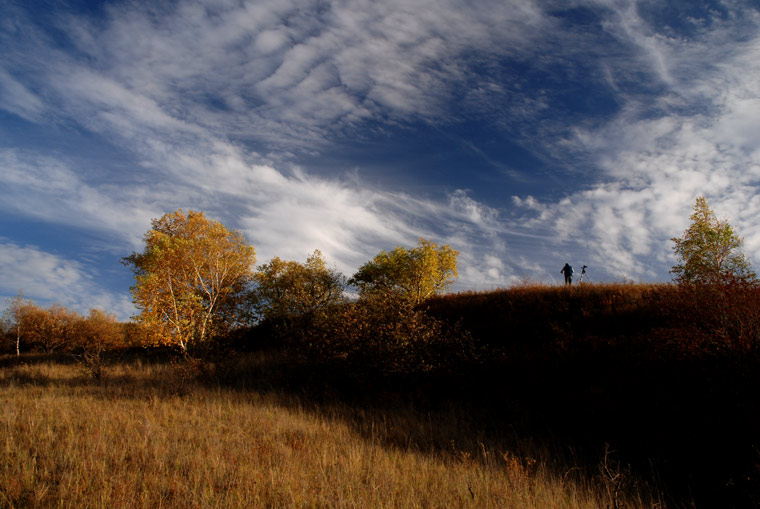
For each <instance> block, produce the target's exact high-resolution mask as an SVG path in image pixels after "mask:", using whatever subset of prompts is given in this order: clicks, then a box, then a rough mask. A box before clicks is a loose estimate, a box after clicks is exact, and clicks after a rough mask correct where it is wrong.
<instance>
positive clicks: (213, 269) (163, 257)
mask: <svg viewBox="0 0 760 509" xmlns="http://www.w3.org/2000/svg"><path fill="white" fill-rule="evenodd" d="M255 259H256V253H255V251H254V248H253V246H250V245H248V244H247V243H246V242H245V239H244V238H243V235H242V234H241V233H240V232H237V231H232V230H228V229H227V228H226V227H225V226H224V225H222V224H221V223H219V222H217V221H211V220H209V219H206V217H205V216H204V215H203V212H194V211H192V210H191V211H190V212H189V213H187V214H185V213H184V212H183V211H182V210H181V209H180V210H177V211H175V212H172V213H169V214H164V216H163V217H161V218H160V219H154V220H153V221H152V228H151V229H150V230H149V231H148V232H147V233H146V234H145V250H144V251H143V252H142V253H132V255H130V256H128V257H126V258H124V263H125V264H126V265H131V266H132V271H133V272H134V273H135V285H134V286H133V287H132V288H131V291H132V296H133V299H134V302H135V304H136V305H137V307H138V308H139V309H140V310H141V312H140V315H139V319H140V321H141V322H142V323H143V324H144V325H145V326H147V327H148V328H149V330H150V333H151V337H152V338H153V341H154V342H156V343H160V344H170V345H177V346H179V347H180V348H181V349H182V351H183V352H185V353H187V352H188V348H190V347H191V346H196V345H203V344H204V343H205V342H206V341H207V340H208V339H209V338H210V337H213V336H215V335H217V334H221V333H223V332H225V331H226V330H227V329H228V328H229V327H230V326H231V325H232V324H234V323H235V321H236V320H237V318H238V316H239V311H240V305H241V303H242V302H243V299H244V296H245V292H246V290H247V289H248V286H249V283H250V282H251V279H252V276H253V264H254V263H255Z"/></svg>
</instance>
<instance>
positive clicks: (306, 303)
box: [251, 250, 345, 324]
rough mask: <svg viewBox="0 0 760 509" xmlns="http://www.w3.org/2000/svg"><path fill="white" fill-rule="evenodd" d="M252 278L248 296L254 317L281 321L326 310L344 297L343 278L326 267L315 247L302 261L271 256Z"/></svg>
mask: <svg viewBox="0 0 760 509" xmlns="http://www.w3.org/2000/svg"><path fill="white" fill-rule="evenodd" d="M254 280H255V283H256V286H255V288H254V290H253V292H252V294H251V297H252V303H253V308H254V312H255V314H256V316H257V317H258V318H259V319H268V320H273V321H277V322H280V323H281V324H283V323H285V322H289V321H291V320H294V319H297V318H299V317H304V316H309V315H312V314H314V313H316V312H318V311H323V310H326V309H329V308H330V307H331V306H333V305H335V304H339V303H341V302H343V299H344V298H343V290H344V288H345V278H344V277H343V275H342V274H340V273H339V272H338V271H336V270H334V269H329V268H327V263H326V262H325V260H324V258H323V257H322V253H321V252H320V251H319V250H315V251H314V253H312V254H311V255H309V257H308V258H307V259H306V263H303V264H302V263H298V262H295V261H284V260H281V259H280V258H277V257H275V258H273V259H272V260H271V261H270V262H269V263H267V264H265V265H262V266H261V267H259V268H258V270H257V271H256V274H255V275H254Z"/></svg>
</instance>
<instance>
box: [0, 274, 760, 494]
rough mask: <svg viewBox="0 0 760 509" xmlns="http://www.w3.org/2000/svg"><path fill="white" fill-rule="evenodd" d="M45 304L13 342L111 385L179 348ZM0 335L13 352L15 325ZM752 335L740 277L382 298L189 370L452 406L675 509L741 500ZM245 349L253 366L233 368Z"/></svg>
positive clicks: (758, 319)
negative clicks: (117, 372)
mask: <svg viewBox="0 0 760 509" xmlns="http://www.w3.org/2000/svg"><path fill="white" fill-rule="evenodd" d="M44 311H45V310H41V309H39V308H36V312H37V313H38V315H39V319H40V324H41V325H39V327H47V328H45V329H44V331H45V334H42V333H41V332H39V331H40V330H43V329H39V327H38V328H37V329H35V328H33V327H31V326H29V331H31V332H28V333H29V336H28V337H29V338H30V340H31V339H34V338H37V339H38V340H37V342H35V341H30V342H25V341H24V339H22V341H21V344H22V346H23V347H24V349H25V351H29V350H38V351H48V352H49V351H53V352H58V353H59V354H63V355H65V356H66V357H67V358H71V359H72V361H76V362H80V363H82V365H83V368H84V371H85V372H89V373H90V376H92V377H93V378H98V377H101V376H107V370H108V367H107V366H108V362H109V359H114V358H117V357H122V358H123V357H125V356H129V357H133V356H136V355H137V356H145V357H151V356H153V357H156V356H159V357H165V356H171V355H172V352H173V351H174V350H172V349H171V348H164V349H160V350H159V349H154V348H148V349H141V348H139V347H137V348H136V347H135V346H134V345H135V344H138V343H140V339H139V331H137V330H135V328H134V325H123V324H120V325H118V326H117V325H115V324H114V323H113V320H112V319H110V318H108V317H105V318H104V317H103V316H98V315H92V316H91V317H76V316H75V317H73V318H72V317H71V316H70V315H69V314H66V313H63V312H61V311H60V310H58V309H55V310H52V311H51V312H50V313H48V314H47V318H46V319H45V320H43V319H42V317H44V315H45V313H43V312H44ZM53 315H54V316H58V317H63V318H61V320H62V321H63V322H64V324H65V323H68V324H69V326H68V328H66V327H63V326H58V327H56V326H54V325H55V323H53V322H55V320H53V321H52V322H51V321H50V320H51V318H50V316H53ZM30 316H32V315H30ZM64 318H65V320H64ZM30 323H31V322H30ZM51 323H52V324H51ZM98 327H103V328H104V330H105V331H107V337H108V338H109V339H108V341H107V342H102V345H103V351H101V350H99V349H98V350H96V351H93V350H92V349H87V348H85V347H84V346H83V345H86V344H88V343H92V342H93V340H92V339H90V340H89V341H87V340H86V338H87V337H88V336H87V335H88V334H93V332H92V330H93V329H94V330H95V332H94V333H95V334H97V329H98ZM35 330H37V331H38V332H34V331H35ZM56 331H60V332H56ZM35 334H37V335H35ZM55 334H63V336H60V337H55ZM104 334H105V333H104ZM6 338H7V341H6V342H5V345H6V347H7V351H8V352H9V353H11V352H13V351H14V349H15V341H16V335H15V332H14V331H13V330H11V329H9V330H6ZM43 338H44V341H43V340H42V339H43ZM66 338H69V339H68V340H67V339H66ZM77 338H78V339H77ZM759 341H760V289H758V287H757V286H756V285H752V284H743V283H740V282H736V283H732V284H725V285H669V284H661V285H641V284H604V285H579V286H575V287H569V288H565V287H563V288H559V287H550V286H541V285H526V286H521V287H515V288H510V289H504V290H499V291H493V292H485V293H460V294H450V295H444V296H437V297H433V298H431V299H428V300H426V301H424V302H423V303H421V304H413V303H411V302H410V301H408V300H405V299H398V298H394V297H393V296H389V295H382V294H378V295H375V296H371V297H369V298H364V299H360V300H358V301H349V302H342V303H336V304H334V305H332V306H331V307H329V308H327V309H322V310H320V311H319V312H315V313H311V314H308V313H307V314H305V315H302V316H300V317H298V319H292V317H291V318H289V319H288V322H287V323H286V324H282V323H277V321H276V320H273V319H272V320H263V321H261V322H260V323H259V324H258V325H257V326H255V327H251V328H239V329H237V330H235V331H234V332H233V333H232V334H230V335H228V336H227V337H225V338H224V339H217V341H215V342H214V343H213V348H211V345H208V346H207V347H206V349H205V351H204V352H201V353H200V354H199V355H197V356H196V357H194V358H192V359H188V360H187V361H186V362H187V366H186V368H185V369H186V374H187V376H199V377H202V378H204V379H206V380H208V381H210V382H212V383H215V384H228V385H233V386H240V387H257V388H259V389H260V388H262V387H263V386H265V385H266V386H269V387H270V388H273V389H277V390H284V391H293V392H295V393H298V394H300V395H302V396H306V397H308V398H310V399H312V400H314V401H321V402H323V403H329V402H330V401H340V402H344V403H345V402H347V403H350V404H352V405H357V407H364V406H371V407H375V408H377V407H382V408H385V409H386V410H387V411H388V412H392V411H393V409H394V408H395V407H396V406H397V405H399V403H400V402H403V403H404V404H405V405H408V404H413V405H415V406H416V407H418V408H419V409H420V410H421V411H423V412H424V411H428V410H429V411H436V409H440V408H443V407H451V406H452V405H453V406H456V407H458V408H460V409H461V412H462V414H463V415H467V416H468V417H467V418H468V419H469V420H471V421H472V422H475V423H478V425H479V426H480V427H481V428H482V430H483V433H484V434H485V435H488V436H493V437H502V438H503V437H504V436H509V435H513V436H515V437H519V440H521V441H531V442H534V443H536V444H540V446H541V447H545V448H547V449H549V450H553V451H556V454H557V455H558V456H560V457H561V459H562V460H563V461H564V464H565V465H567V466H568V467H567V468H568V469H569V468H577V469H579V470H584V471H586V472H590V473H592V474H594V473H596V474H598V473H599V469H600V468H607V469H608V470H609V466H610V464H612V463H614V465H616V467H615V468H616V470H615V471H614V472H615V473H617V474H621V476H622V477H621V479H624V480H625V483H633V482H634V481H635V480H636V479H639V480H646V481H647V482H649V483H650V484H651V485H653V486H654V487H655V489H657V490H659V491H661V492H662V493H663V496H664V499H665V500H666V501H667V502H669V505H670V506H688V505H690V504H691V503H692V502H693V503H694V504H695V505H696V506H697V507H753V506H755V505H757V504H758V503H760V453H759V447H760V399H759V398H758V394H760V369H758V368H760V355H759V353H760V352H759V351H758V345H759V344H760V342H759ZM97 344H99V345H100V344H101V343H97ZM246 351H247V352H249V353H250V352H258V353H260V354H261V356H260V359H262V360H261V361H260V362H259V363H258V364H255V365H254V364H246V366H247V367H246V369H245V370H241V365H240V364H239V363H238V359H240V358H243V357H244V354H245V352H246ZM85 355H90V356H91V357H93V356H94V359H95V360H94V361H92V360H90V361H89V362H90V364H88V360H87V358H86V357H85ZM174 355H178V356H180V357H181V354H178V353H175V354H174ZM249 358H250V357H249ZM104 370H105V373H106V375H104V374H103V373H104ZM263 388H266V387H263ZM426 409H427V410H426ZM475 452H477V451H475ZM611 462H612V463H611ZM600 465H601V467H600ZM623 473H624V474H625V475H622V474H623ZM613 477H614V476H613V474H610V473H608V474H607V475H606V478H607V479H612V478H613ZM615 482H617V481H615ZM621 483H622V481H621ZM625 483H622V484H620V486H617V485H616V489H617V487H621V489H622V488H625Z"/></svg>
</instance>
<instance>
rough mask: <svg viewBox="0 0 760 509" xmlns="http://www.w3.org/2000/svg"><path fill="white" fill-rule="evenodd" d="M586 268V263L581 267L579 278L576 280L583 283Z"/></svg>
mask: <svg viewBox="0 0 760 509" xmlns="http://www.w3.org/2000/svg"><path fill="white" fill-rule="evenodd" d="M586 268H587V266H586V265H584V266H583V267H581V278H580V279H579V280H578V282H580V283H583V278H584V276H585V275H586ZM586 279H588V278H586Z"/></svg>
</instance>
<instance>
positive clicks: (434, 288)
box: [349, 238, 459, 304]
mask: <svg viewBox="0 0 760 509" xmlns="http://www.w3.org/2000/svg"><path fill="white" fill-rule="evenodd" d="M458 255H459V252H458V251H456V250H454V249H452V248H451V247H450V246H449V245H448V244H443V245H440V246H439V245H438V244H436V243H435V242H431V241H429V240H425V239H422V238H421V239H419V242H418V243H417V247H415V248H412V249H407V248H405V247H401V246H398V247H396V248H395V249H393V251H391V252H387V251H381V252H380V253H379V254H378V255H377V256H375V258H374V259H373V260H372V261H369V262H367V263H365V264H364V265H362V266H361V267H360V268H359V271H358V272H357V273H356V274H354V276H353V277H352V278H351V279H350V281H349V283H350V284H352V285H355V286H356V287H358V288H359V291H360V293H361V295H368V294H374V293H377V292H381V293H387V294H396V295H400V296H402V297H404V298H406V299H408V300H409V301H411V302H412V303H414V304H418V303H420V302H422V301H424V300H425V299H427V298H428V297H431V296H433V295H435V294H438V293H442V292H443V291H444V290H446V288H448V287H449V286H450V285H451V284H452V283H453V282H454V281H455V280H456V278H457V276H458V274H457V256H458Z"/></svg>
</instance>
